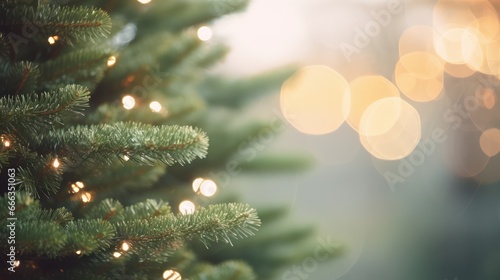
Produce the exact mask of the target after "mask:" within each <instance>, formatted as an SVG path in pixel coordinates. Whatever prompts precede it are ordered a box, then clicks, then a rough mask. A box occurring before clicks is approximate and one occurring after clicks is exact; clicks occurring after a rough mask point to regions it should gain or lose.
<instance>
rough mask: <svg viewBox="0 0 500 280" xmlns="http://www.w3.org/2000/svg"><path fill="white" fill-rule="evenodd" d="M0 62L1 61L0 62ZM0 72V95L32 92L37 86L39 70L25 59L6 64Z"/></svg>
mask: <svg viewBox="0 0 500 280" xmlns="http://www.w3.org/2000/svg"><path fill="white" fill-rule="evenodd" d="M0 64H1V63H0ZM0 68H2V72H1V73H0V96H5V95H19V94H31V93H34V92H35V90H36V89H37V87H38V82H39V79H40V70H39V69H38V66H37V65H35V64H33V63H31V62H27V61H21V62H16V63H15V64H13V65H12V66H10V65H8V64H6V65H4V66H3V67H0Z"/></svg>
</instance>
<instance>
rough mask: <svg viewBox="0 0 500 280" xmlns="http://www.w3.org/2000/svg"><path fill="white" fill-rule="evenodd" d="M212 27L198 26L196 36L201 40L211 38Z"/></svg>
mask: <svg viewBox="0 0 500 280" xmlns="http://www.w3.org/2000/svg"><path fill="white" fill-rule="evenodd" d="M212 35H213V32H212V29H210V27H208V26H202V27H200V28H198V38H199V39H200V40H202V41H208V40H210V39H211V38H212Z"/></svg>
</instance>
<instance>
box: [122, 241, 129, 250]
mask: <svg viewBox="0 0 500 280" xmlns="http://www.w3.org/2000/svg"><path fill="white" fill-rule="evenodd" d="M128 249H130V245H128V243H127V242H123V243H122V250H123V251H128Z"/></svg>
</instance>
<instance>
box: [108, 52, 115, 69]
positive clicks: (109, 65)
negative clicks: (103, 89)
mask: <svg viewBox="0 0 500 280" xmlns="http://www.w3.org/2000/svg"><path fill="white" fill-rule="evenodd" d="M115 63H116V56H114V55H112V56H110V57H109V58H108V62H107V64H108V67H111V66H113V65H115Z"/></svg>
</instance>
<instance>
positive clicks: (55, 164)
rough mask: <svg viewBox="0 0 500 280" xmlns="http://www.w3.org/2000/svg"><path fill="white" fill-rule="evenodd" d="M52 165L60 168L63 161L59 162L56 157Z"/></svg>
mask: <svg viewBox="0 0 500 280" xmlns="http://www.w3.org/2000/svg"><path fill="white" fill-rule="evenodd" d="M52 166H54V167H55V168H58V167H59V166H61V163H60V162H59V159H57V158H56V159H54V162H52Z"/></svg>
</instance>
